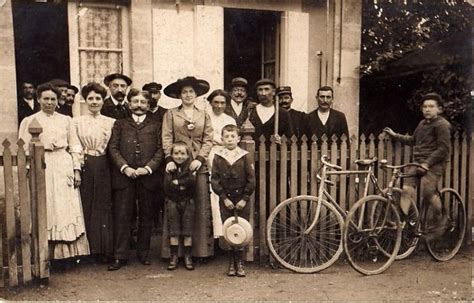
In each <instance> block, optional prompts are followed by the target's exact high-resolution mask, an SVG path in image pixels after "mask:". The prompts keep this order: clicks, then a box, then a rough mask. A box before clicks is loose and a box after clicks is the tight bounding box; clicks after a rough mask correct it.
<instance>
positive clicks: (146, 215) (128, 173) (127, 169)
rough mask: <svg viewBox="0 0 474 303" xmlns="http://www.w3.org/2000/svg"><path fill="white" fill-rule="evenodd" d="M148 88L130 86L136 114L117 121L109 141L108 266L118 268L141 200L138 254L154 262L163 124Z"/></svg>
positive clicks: (144, 261) (145, 262) (144, 260)
mask: <svg viewBox="0 0 474 303" xmlns="http://www.w3.org/2000/svg"><path fill="white" fill-rule="evenodd" d="M149 98H150V96H149V94H148V93H147V92H143V91H142V92H140V91H138V90H136V89H132V90H130V92H129V94H128V96H127V99H128V101H129V104H130V110H131V111H132V115H131V116H130V117H128V118H125V119H121V120H117V121H115V124H114V127H113V129H112V135H111V138H110V142H109V153H110V155H111V158H112V161H113V164H114V168H113V169H112V188H113V190H114V222H115V226H114V258H115V260H114V263H113V264H111V265H110V266H109V267H108V270H118V269H120V268H121V267H122V266H123V265H125V264H126V263H127V259H128V254H129V243H130V237H131V234H130V224H131V221H132V216H133V208H134V205H135V202H136V201H138V244H137V257H138V259H139V261H140V262H141V263H142V264H143V265H150V258H149V250H150V238H151V230H152V222H153V211H152V210H153V209H152V207H153V206H152V205H153V201H154V198H155V195H156V192H155V190H156V187H157V185H158V174H157V173H156V171H157V170H158V167H159V166H160V163H161V161H162V159H163V148H162V145H161V124H159V123H158V121H157V120H156V119H153V118H152V117H150V115H149V114H148V110H149V100H150V99H149Z"/></svg>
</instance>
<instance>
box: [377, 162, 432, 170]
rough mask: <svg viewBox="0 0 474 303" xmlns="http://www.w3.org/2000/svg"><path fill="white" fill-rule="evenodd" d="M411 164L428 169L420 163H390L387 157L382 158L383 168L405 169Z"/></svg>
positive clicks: (381, 165)
mask: <svg viewBox="0 0 474 303" xmlns="http://www.w3.org/2000/svg"><path fill="white" fill-rule="evenodd" d="M409 166H415V167H419V168H423V169H426V167H424V166H423V165H421V164H418V163H406V164H402V165H389V164H388V163H387V160H386V159H383V160H380V167H381V168H383V169H385V168H390V169H398V170H402V169H404V168H406V167H409Z"/></svg>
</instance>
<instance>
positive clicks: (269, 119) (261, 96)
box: [249, 78, 293, 148]
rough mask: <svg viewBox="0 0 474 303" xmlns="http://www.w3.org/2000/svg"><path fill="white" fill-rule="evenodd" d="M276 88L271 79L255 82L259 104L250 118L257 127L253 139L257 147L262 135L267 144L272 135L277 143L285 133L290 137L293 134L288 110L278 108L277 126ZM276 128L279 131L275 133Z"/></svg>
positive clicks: (252, 111) (250, 114)
mask: <svg viewBox="0 0 474 303" xmlns="http://www.w3.org/2000/svg"><path fill="white" fill-rule="evenodd" d="M275 88H276V85H275V82H273V80H270V79H265V78H264V79H260V80H258V81H257V82H256V83H255V89H256V91H257V98H258V101H259V104H258V105H257V106H255V108H254V109H252V110H251V111H250V113H249V120H250V122H252V124H253V126H254V127H255V133H254V134H253V140H254V141H255V146H256V147H257V148H258V146H259V145H260V144H259V142H260V139H259V138H260V136H261V135H264V136H265V138H266V142H267V144H269V143H270V137H271V136H272V135H275V139H276V142H277V143H281V136H283V135H285V136H286V137H287V138H288V139H289V138H291V136H293V127H292V124H291V118H290V114H289V113H288V112H287V111H284V110H278V125H277V126H275V123H276V119H275V116H276V115H275V114H276V112H277V108H276V107H275V102H274V99H275ZM276 128H277V132H276V133H275V129H276Z"/></svg>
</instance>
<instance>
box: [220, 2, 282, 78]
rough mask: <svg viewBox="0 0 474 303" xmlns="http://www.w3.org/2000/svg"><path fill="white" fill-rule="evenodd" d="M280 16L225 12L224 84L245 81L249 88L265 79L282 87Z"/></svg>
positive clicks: (248, 12)
mask: <svg viewBox="0 0 474 303" xmlns="http://www.w3.org/2000/svg"><path fill="white" fill-rule="evenodd" d="M280 16H281V13H280V12H273V11H258V10H248V9H224V83H225V84H226V85H228V84H229V83H230V81H231V80H232V78H234V77H244V78H246V79H247V80H248V81H249V86H250V87H253V84H254V83H255V82H256V81H258V80H259V79H261V78H270V79H273V80H274V81H275V83H276V84H277V85H278V80H279V48H280V41H279V39H280V38H279V36H280V28H279V26H280Z"/></svg>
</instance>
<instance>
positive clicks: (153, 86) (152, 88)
mask: <svg viewBox="0 0 474 303" xmlns="http://www.w3.org/2000/svg"><path fill="white" fill-rule="evenodd" d="M162 88H163V86H162V85H161V84H159V83H156V82H150V83H147V84H145V85H143V87H142V90H146V91H148V92H159V91H161V89H162Z"/></svg>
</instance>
